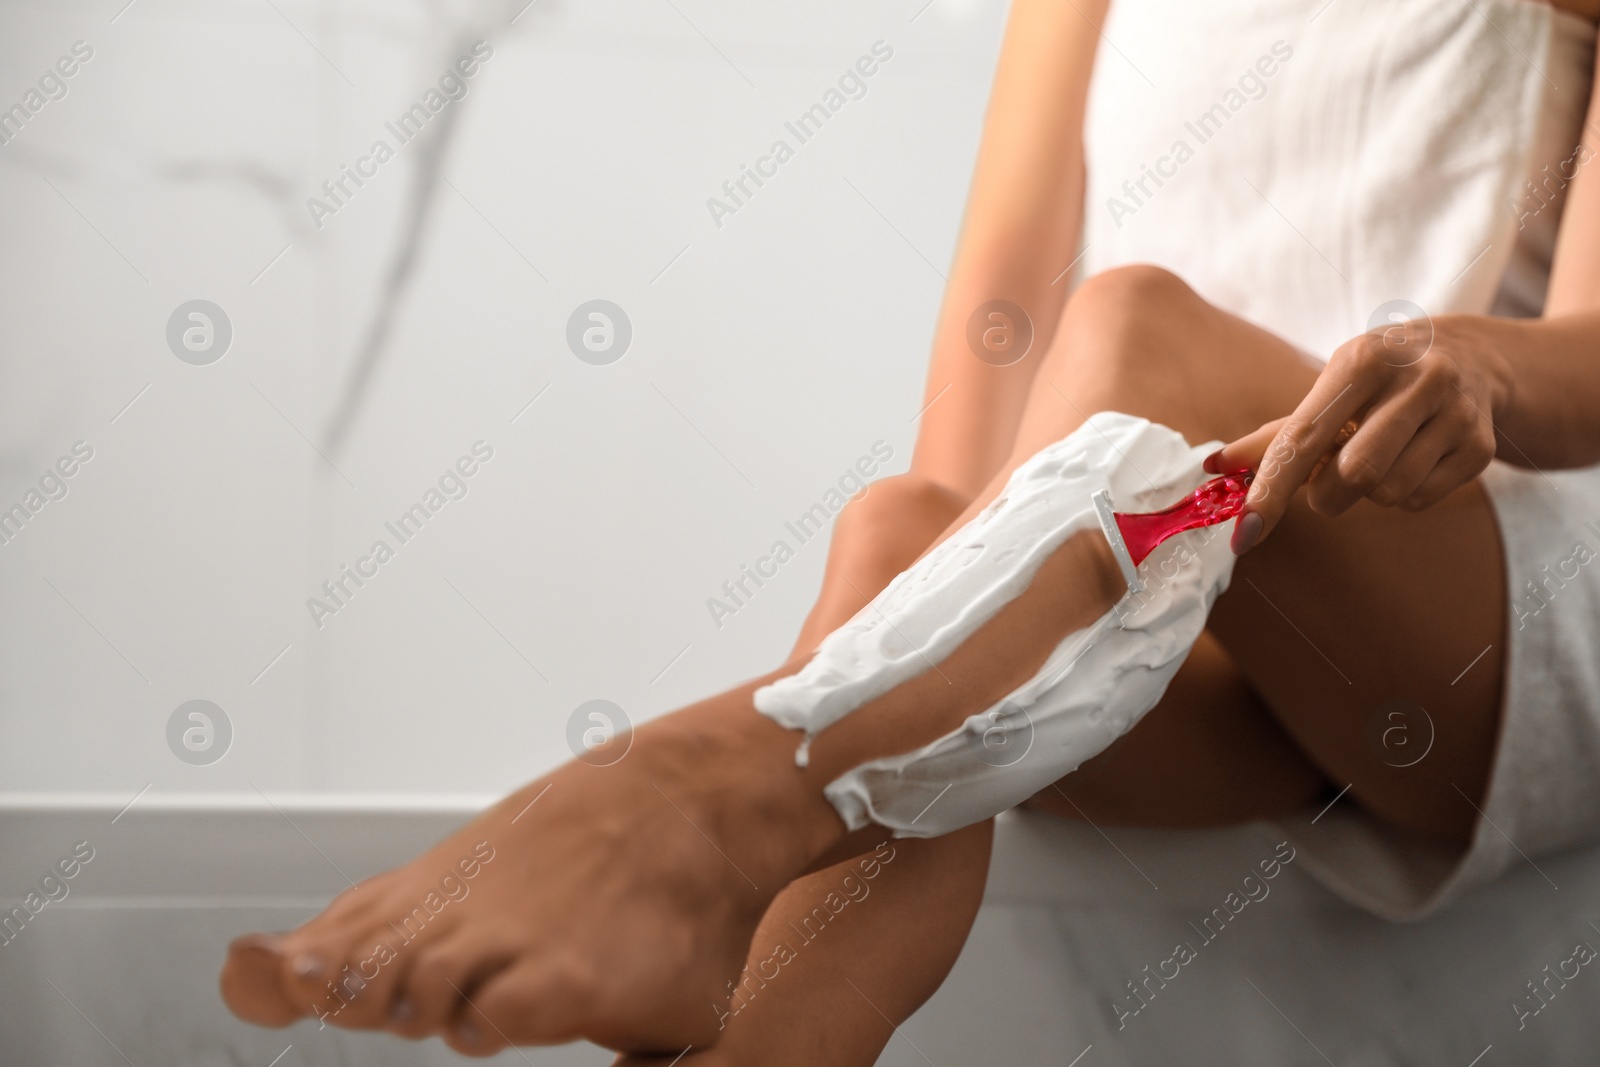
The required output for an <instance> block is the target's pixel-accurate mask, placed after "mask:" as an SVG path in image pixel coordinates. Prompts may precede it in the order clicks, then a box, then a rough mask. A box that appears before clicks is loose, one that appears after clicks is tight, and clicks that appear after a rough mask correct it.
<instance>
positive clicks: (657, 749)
mask: <svg viewBox="0 0 1600 1067" xmlns="http://www.w3.org/2000/svg"><path fill="white" fill-rule="evenodd" d="M768 680H769V679H765V678H763V679H760V680H758V681H757V682H754V683H750V684H748V685H745V686H741V687H740V688H738V689H735V690H733V691H731V692H729V693H725V694H722V695H720V696H717V697H714V698H712V699H710V700H707V701H703V702H701V703H700V704H696V705H692V706H691V707H688V708H685V709H684V710H683V711H681V712H679V713H677V714H675V715H671V716H667V717H665V718H663V719H661V720H658V722H656V723H652V724H651V727H650V730H651V737H650V742H651V743H650V744H649V745H648V746H641V747H642V748H643V749H645V750H646V751H647V752H648V753H649V754H648V756H647V757H646V758H647V759H648V760H649V761H650V764H651V768H650V773H652V774H654V775H659V776H660V777H661V778H664V779H666V780H667V781H670V782H672V783H673V784H674V785H675V786H676V788H677V789H678V791H679V794H681V797H682V799H680V796H679V795H674V796H673V797H672V799H673V800H674V801H676V802H677V803H679V804H689V805H693V807H694V808H695V809H697V815H696V821H697V822H698V821H700V819H702V818H703V819H704V820H705V823H704V824H703V825H704V828H705V832H706V833H707V834H709V835H710V836H711V837H712V838H713V839H714V840H715V841H716V842H717V843H718V844H719V846H722V847H730V846H731V847H733V848H736V849H738V850H739V852H740V853H741V854H742V855H744V856H747V857H750V859H751V862H753V863H756V864H757V865H758V866H759V868H760V869H761V870H762V871H763V872H765V873H766V875H767V880H768V881H769V882H771V884H770V885H767V884H765V883H763V882H762V879H761V878H760V877H757V876H756V873H755V871H751V872H750V873H751V877H752V878H754V879H755V881H756V882H757V884H760V885H762V888H763V889H764V890H769V891H772V892H776V891H777V890H778V889H780V888H782V886H783V885H784V884H786V883H787V882H788V880H789V879H790V878H793V877H794V876H795V875H796V874H798V873H799V872H800V871H803V870H805V869H806V868H807V867H809V866H810V865H811V863H812V862H813V861H814V860H815V859H816V858H817V857H818V856H820V855H822V854H823V853H825V852H827V851H828V849H830V848H832V847H833V846H834V845H835V844H836V843H837V842H838V841H839V840H840V839H841V838H842V837H843V836H844V834H845V827H844V824H843V822H841V821H840V819H839V816H838V814H837V813H836V812H835V811H834V809H833V806H832V805H831V804H829V803H828V801H827V799H826V798H825V797H824V796H823V794H822V787H823V786H824V785H825V784H826V782H824V781H822V780H819V779H818V777H817V776H816V775H815V774H813V773H810V772H808V771H807V769H805V768H802V767H799V766H797V765H796V764H795V751H796V748H797V746H798V745H799V742H800V735H799V734H798V733H796V732H795V731H793V730H788V729H785V728H784V727H782V726H779V725H778V724H777V723H775V722H773V721H772V720H770V719H768V718H767V717H766V716H764V715H762V714H760V713H759V712H757V711H756V710H755V707H754V706H753V704H752V703H751V694H752V693H753V692H754V691H755V689H756V688H758V687H759V686H760V685H763V684H765V683H766V682H767V681H768ZM640 740H641V742H642V741H644V740H645V738H644V737H643V736H641V738H640ZM662 784H663V785H665V784H666V783H665V782H663V783H662Z"/></svg>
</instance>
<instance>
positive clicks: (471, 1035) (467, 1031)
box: [456, 1022, 483, 1045]
mask: <svg viewBox="0 0 1600 1067" xmlns="http://www.w3.org/2000/svg"><path fill="white" fill-rule="evenodd" d="M456 1033H458V1034H460V1035H461V1040H463V1041H465V1042H466V1043H467V1044H469V1045H476V1044H477V1043H478V1042H479V1041H482V1040H483V1032H482V1031H481V1030H479V1029H478V1024H477V1023H470V1022H466V1023H462V1024H461V1025H460V1026H458V1027H456Z"/></svg>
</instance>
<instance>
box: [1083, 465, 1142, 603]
mask: <svg viewBox="0 0 1600 1067" xmlns="http://www.w3.org/2000/svg"><path fill="white" fill-rule="evenodd" d="M1089 499H1090V500H1092V501H1094V512H1095V517H1096V518H1098V519H1099V520H1100V532H1101V533H1103V534H1105V535H1106V542H1107V543H1108V544H1110V545H1111V554H1112V555H1113V556H1115V557H1116V558H1117V566H1118V567H1120V568H1121V569H1122V578H1123V580H1124V581H1126V582H1127V583H1128V592H1130V593H1142V592H1144V581H1143V579H1141V578H1140V577H1139V568H1138V565H1137V564H1135V563H1134V562H1133V553H1132V552H1130V551H1128V542H1127V541H1126V540H1124V539H1123V536H1122V529H1121V527H1119V526H1118V525H1117V516H1116V512H1115V511H1113V510H1112V507H1111V492H1110V490H1107V489H1097V490H1095V492H1094V495H1093V496H1091V497H1090V498H1089Z"/></svg>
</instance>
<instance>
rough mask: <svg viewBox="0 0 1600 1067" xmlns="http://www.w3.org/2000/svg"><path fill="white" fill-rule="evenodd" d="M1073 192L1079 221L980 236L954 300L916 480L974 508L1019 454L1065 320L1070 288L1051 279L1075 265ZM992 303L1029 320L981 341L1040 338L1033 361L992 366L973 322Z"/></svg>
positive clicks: (953, 281)
mask: <svg viewBox="0 0 1600 1067" xmlns="http://www.w3.org/2000/svg"><path fill="white" fill-rule="evenodd" d="M1074 192H1076V194H1077V195H1076V196H1074V197H1073V199H1072V202H1073V205H1074V206H1073V209H1072V214H1073V216H1074V217H1072V218H1070V219H1063V220H1057V221H1056V222H1055V223H1054V224H1053V225H1049V226H1040V227H1039V228H1038V229H1037V230H1036V231H1034V233H1033V234H1032V235H1031V236H1030V235H1029V234H1028V233H1026V232H1017V233H1015V234H972V235H971V236H970V238H969V240H970V244H969V243H968V241H964V242H963V246H962V249H961V252H960V254H959V255H958V256H957V259H956V264H955V269H954V271H953V272H952V274H951V278H950V284H949V286H948V287H947V289H946V290H945V297H944V304H943V307H942V308H941V310H940V314H939V325H938V330H937V332H936V334H935V338H934V345H933V358H932V361H931V364H930V366H929V369H928V379H927V385H926V387H925V388H924V390H923V397H922V403H923V404H924V405H926V407H925V409H924V413H923V416H922V421H921V426H920V427H919V432H918V435H917V446H916V452H915V455H914V457H913V460H912V466H911V470H912V473H914V474H917V475H920V476H922V477H924V478H927V479H929V480H930V481H933V482H935V483H936V484H938V485H941V486H943V487H945V488H946V489H949V490H951V491H953V492H956V493H959V494H961V495H963V496H965V497H967V498H968V499H970V498H971V497H973V496H975V495H976V494H977V493H978V491H979V490H980V489H982V488H983V486H984V485H985V484H986V483H987V482H988V481H989V479H990V478H991V477H993V476H994V474H995V472H996V471H998V470H999V469H1000V468H1001V466H1003V465H1004V463H1005V461H1006V458H1007V457H1008V456H1009V455H1010V454H1011V447H1012V442H1013V439H1014V437H1015V434H1016V427H1017V424H1018V423H1019V422H1020V421H1021V418H1022V410H1023V407H1024V405H1025V404H1026V402H1027V398H1028V393H1029V390H1030V388H1031V386H1032V383H1033V379H1034V375H1035V373H1036V372H1037V370H1038V367H1039V362H1040V359H1041V357H1042V356H1043V354H1044V352H1045V351H1047V350H1048V348H1049V346H1050V342H1051V339H1052V335H1053V334H1054V332H1055V325H1056V321H1057V320H1058V319H1059V318H1060V316H1061V309H1062V305H1063V304H1064V303H1065V300H1066V290H1067V284H1066V279H1064V278H1063V279H1061V281H1059V282H1056V283H1054V284H1052V279H1053V278H1055V277H1056V276H1057V275H1059V274H1060V273H1061V271H1062V269H1063V268H1064V267H1065V266H1066V264H1067V263H1068V262H1070V261H1071V258H1072V255H1073V252H1072V251H1071V249H1072V248H1073V247H1074V245H1075V244H1076V241H1077V235H1078V220H1077V218H1076V216H1077V215H1078V214H1079V213H1080V206H1081V203H1082V192H1081V179H1080V188H1079V189H1077V190H1070V189H1069V190H1067V193H1068V194H1069V195H1070V194H1071V193H1074ZM980 245H981V247H973V246H980ZM1052 268H1053V269H1052ZM993 301H1007V302H1009V303H1011V304H1015V305H1016V306H1018V307H1020V308H1021V309H1022V310H1023V313H1024V314H1025V315H1026V316H1027V318H1026V320H1025V321H1023V322H1015V323H1010V324H997V323H991V322H989V321H987V320H986V321H984V323H983V324H982V326H980V327H979V332H981V330H982V329H987V328H990V327H991V326H993V327H994V328H996V329H1007V328H1009V329H1012V330H1015V331H1022V332H1024V335H1025V332H1026V331H1030V330H1031V333H1032V340H1031V343H1030V345H1029V349H1028V352H1027V355H1026V356H1024V357H1023V358H1022V359H1020V360H1018V361H1016V362H1014V363H1010V364H1006V365H1000V364H999V363H998V361H997V362H986V361H985V360H984V359H982V358H980V357H979V356H978V355H977V354H976V353H975V352H974V349H973V345H972V343H971V341H970V340H969V337H968V331H969V324H970V323H971V320H972V318H973V316H974V314H976V313H978V312H979V309H980V308H981V307H983V305H985V304H989V303H991V302H993ZM980 345H981V342H980Z"/></svg>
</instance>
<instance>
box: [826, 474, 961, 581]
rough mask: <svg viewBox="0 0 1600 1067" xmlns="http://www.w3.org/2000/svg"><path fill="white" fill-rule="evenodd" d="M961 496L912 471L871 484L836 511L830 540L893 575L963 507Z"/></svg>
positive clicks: (941, 530)
mask: <svg viewBox="0 0 1600 1067" xmlns="http://www.w3.org/2000/svg"><path fill="white" fill-rule="evenodd" d="M968 503H969V501H968V500H967V498H966V497H964V496H962V495H961V494H959V493H957V492H955V491H954V490H951V489H947V488H945V487H944V486H942V485H939V484H938V483H937V482H934V481H932V480H930V479H928V478H924V477H921V476H920V475H916V474H899V475H895V476H893V477H890V478H884V479H882V480H881V481H877V482H874V483H872V485H871V486H869V487H868V489H867V491H866V492H865V493H864V494H862V495H860V496H857V497H855V498H854V499H853V500H851V501H850V503H849V504H847V505H846V506H845V508H844V510H843V511H841V512H840V513H839V518H838V521H837V524H836V526H835V529H834V537H835V542H836V543H837V544H842V545H850V546H853V547H854V551H855V552H856V553H858V554H860V555H862V556H870V557H875V558H874V559H871V560H869V559H862V560H860V561H859V562H861V563H864V564H865V563H874V562H875V563H877V564H880V565H881V566H882V567H885V568H890V571H889V573H890V574H895V573H898V572H899V571H901V570H903V569H904V568H905V567H906V566H908V565H909V564H910V562H911V560H913V559H915V558H916V557H917V555H919V554H920V553H921V552H922V550H923V549H924V548H926V547H927V546H928V545H929V544H930V543H931V542H932V541H933V539H934V538H936V537H938V536H939V534H941V533H943V532H944V530H945V528H946V527H948V526H949V525H950V524H951V523H952V522H954V521H955V520H956V519H957V518H958V517H959V516H960V515H961V513H962V512H963V511H965V510H966V507H967V504H968Z"/></svg>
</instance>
